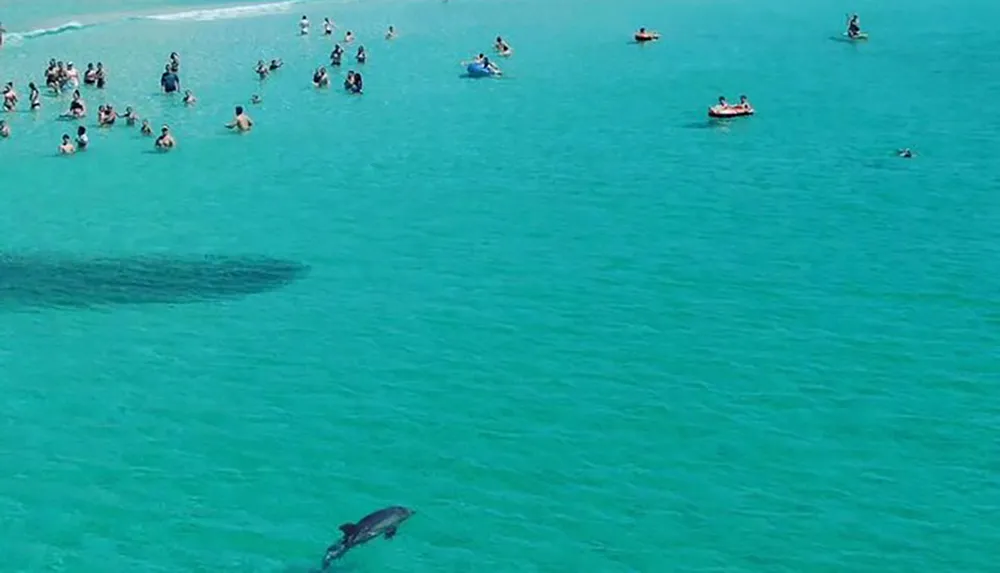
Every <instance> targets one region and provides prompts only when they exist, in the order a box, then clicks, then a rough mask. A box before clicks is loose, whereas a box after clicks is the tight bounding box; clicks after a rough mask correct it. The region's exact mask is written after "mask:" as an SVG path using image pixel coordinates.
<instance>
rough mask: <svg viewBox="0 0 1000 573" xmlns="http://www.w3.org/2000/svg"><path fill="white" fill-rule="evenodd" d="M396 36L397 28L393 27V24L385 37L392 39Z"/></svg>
mask: <svg viewBox="0 0 1000 573" xmlns="http://www.w3.org/2000/svg"><path fill="white" fill-rule="evenodd" d="M395 37H396V29H395V28H393V27H392V26H389V29H388V30H387V31H386V33H385V39H386V40H392V39H393V38H395Z"/></svg>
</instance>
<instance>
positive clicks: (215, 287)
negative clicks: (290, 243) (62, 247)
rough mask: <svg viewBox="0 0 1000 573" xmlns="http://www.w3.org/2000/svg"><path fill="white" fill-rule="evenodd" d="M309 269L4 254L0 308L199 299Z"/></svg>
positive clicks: (259, 259) (273, 286)
mask: <svg viewBox="0 0 1000 573" xmlns="http://www.w3.org/2000/svg"><path fill="white" fill-rule="evenodd" d="M308 272H309V267H308V266H307V265H305V264H303V263H299V262H295V261H289V260H285V259H275V258H270V257H263V256H191V257H179V256H155V255H150V256H145V255H140V256H131V257H93V258H87V257H72V256H62V255H12V254H0V310H9V309H12V308H18V307H35V308H38V307H55V308H89V307H98V306H111V305H123V304H124V305H128V304H166V303H174V304H177V303H196V302H210V301H217V300H223V299H238V298H243V297H245V296H248V295H252V294H257V293H262V292H266V291H272V290H277V289H279V288H282V287H284V286H286V285H288V284H290V283H292V282H294V281H296V280H298V279H299V278H302V277H303V276H305V275H306V274H307V273H308Z"/></svg>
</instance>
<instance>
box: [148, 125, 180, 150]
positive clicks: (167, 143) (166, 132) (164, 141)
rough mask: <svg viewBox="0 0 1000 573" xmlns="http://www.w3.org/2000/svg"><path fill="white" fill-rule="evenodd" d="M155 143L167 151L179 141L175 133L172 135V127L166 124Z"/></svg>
mask: <svg viewBox="0 0 1000 573" xmlns="http://www.w3.org/2000/svg"><path fill="white" fill-rule="evenodd" d="M153 145H155V146H156V148H157V149H159V150H160V151H167V150H170V149H173V148H174V146H175V145H177V141H176V140H175V139H174V136H173V135H170V128H169V127H167V126H165V125H164V126H163V128H162V129H160V136H159V137H157V138H156V142H155V143H154V144H153Z"/></svg>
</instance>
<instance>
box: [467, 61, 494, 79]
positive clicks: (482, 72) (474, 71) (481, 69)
mask: <svg viewBox="0 0 1000 573" xmlns="http://www.w3.org/2000/svg"><path fill="white" fill-rule="evenodd" d="M465 71H466V72H468V73H469V77H473V78H487V77H490V76H492V75H495V74H494V73H493V72H492V71H490V69H489V68H487V67H486V66H484V65H483V64H480V63H478V62H473V63H471V64H469V65H468V66H466V67H465Z"/></svg>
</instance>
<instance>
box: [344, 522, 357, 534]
mask: <svg viewBox="0 0 1000 573" xmlns="http://www.w3.org/2000/svg"><path fill="white" fill-rule="evenodd" d="M357 530H358V526H357V525H355V524H353V523H345V524H344V525H341V526H340V531H342V532H343V533H344V537H350V536H352V535H354V532H355V531H357Z"/></svg>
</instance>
